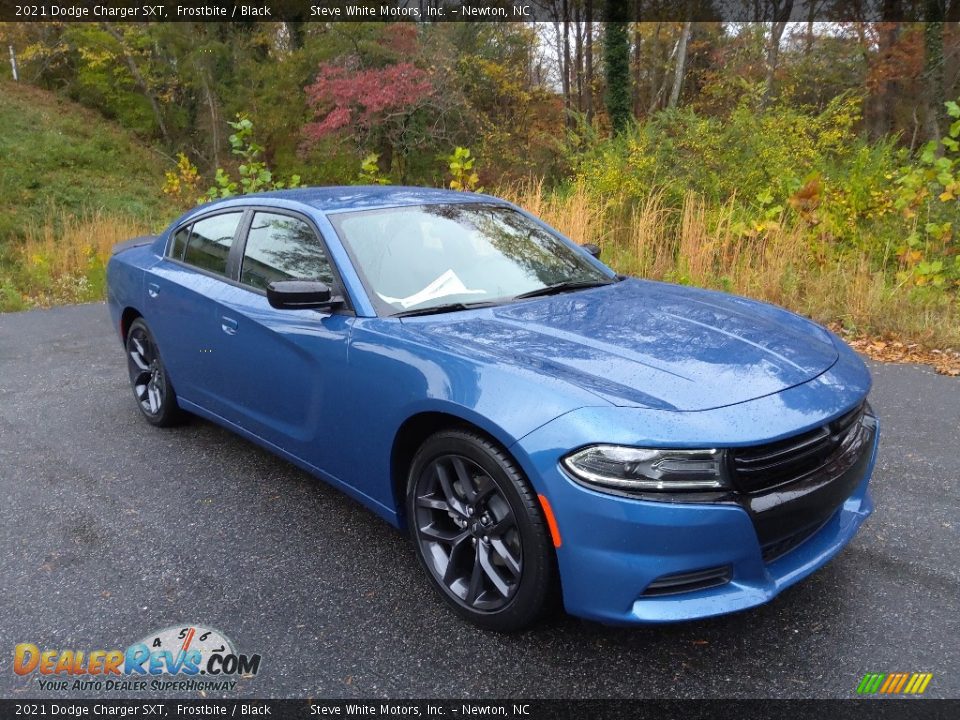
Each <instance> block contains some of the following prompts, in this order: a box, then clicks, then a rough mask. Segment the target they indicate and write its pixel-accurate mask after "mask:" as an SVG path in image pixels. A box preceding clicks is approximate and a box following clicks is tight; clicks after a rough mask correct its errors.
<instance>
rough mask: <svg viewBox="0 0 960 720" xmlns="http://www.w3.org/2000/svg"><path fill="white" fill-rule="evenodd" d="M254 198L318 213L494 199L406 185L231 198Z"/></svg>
mask: <svg viewBox="0 0 960 720" xmlns="http://www.w3.org/2000/svg"><path fill="white" fill-rule="evenodd" d="M257 198H263V199H276V200H287V201H290V202H297V203H302V204H304V205H310V206H311V207H314V208H316V209H317V210H320V211H321V212H325V213H327V212H338V211H341V210H363V209H370V208H378V207H396V206H399V205H424V204H430V203H451V202H458V203H462V202H497V203H503V200H500V199H498V198H495V197H491V196H490V195H480V194H477V193H470V192H461V191H458V190H441V189H438V188H426V187H407V186H402V185H341V186H331V187H308V188H296V189H293V190H277V191H274V192H265V193H256V194H253V195H243V196H239V197H238V196H234V197H233V198H231V199H232V200H241V199H242V200H245V201H246V202H248V203H249V202H255V201H256V199H257Z"/></svg>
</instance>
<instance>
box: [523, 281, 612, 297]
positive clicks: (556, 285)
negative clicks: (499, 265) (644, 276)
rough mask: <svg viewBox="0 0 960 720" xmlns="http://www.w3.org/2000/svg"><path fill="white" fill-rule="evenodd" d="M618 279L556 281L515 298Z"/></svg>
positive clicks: (608, 282)
mask: <svg viewBox="0 0 960 720" xmlns="http://www.w3.org/2000/svg"><path fill="white" fill-rule="evenodd" d="M615 282H617V280H567V281H566V282H560V283H554V284H553V285H547V286H546V287H542V288H537V289H536V290H529V291H527V292H524V293H520V294H519V295H515V296H514V298H513V299H514V300H524V299H525V298H532V297H540V296H542V295H558V294H560V293H562V292H569V291H570V290H581V289H583V288H591V287H601V286H603V285H613V283H615Z"/></svg>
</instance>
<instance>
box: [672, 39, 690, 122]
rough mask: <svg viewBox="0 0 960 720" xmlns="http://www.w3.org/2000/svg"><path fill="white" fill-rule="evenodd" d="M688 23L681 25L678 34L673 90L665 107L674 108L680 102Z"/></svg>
mask: <svg viewBox="0 0 960 720" xmlns="http://www.w3.org/2000/svg"><path fill="white" fill-rule="evenodd" d="M690 25H691V23H690V21H689V20H687V21H686V22H685V23H684V24H683V30H682V31H681V32H680V44H679V45H678V46H677V62H676V65H675V66H674V69H673V90H671V91H670V102H669V103H667V107H672V108H675V107H676V106H677V102H678V101H679V100H680V86H681V85H683V71H684V68H685V66H686V64H687V43H688V42H689V41H690Z"/></svg>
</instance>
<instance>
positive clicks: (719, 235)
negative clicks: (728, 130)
mask: <svg viewBox="0 0 960 720" xmlns="http://www.w3.org/2000/svg"><path fill="white" fill-rule="evenodd" d="M500 194H501V195H502V196H504V197H506V198H508V199H510V200H511V201H512V202H514V203H516V204H517V205H520V206H521V207H523V208H525V209H527V210H530V211H531V212H533V213H535V214H536V215H538V216H539V217H542V218H543V219H544V220H545V221H546V222H548V223H549V224H551V225H553V226H555V227H556V228H558V229H559V230H560V231H561V232H563V233H564V234H566V235H567V236H568V237H570V238H571V239H572V240H574V241H575V242H578V243H585V242H592V243H596V244H597V245H599V246H600V247H601V248H602V250H603V259H604V261H605V262H607V263H608V264H609V265H611V266H612V267H614V268H615V269H616V270H618V271H619V272H622V273H626V274H629V275H636V276H639V277H645V278H650V279H654V280H667V281H672V282H680V283H685V284H690V285H697V286H701V287H710V288H716V289H721V290H725V291H728V292H733V293H736V294H739V295H745V296H748V297H753V298H757V299H759V300H765V301H767V302H772V303H775V304H777V305H782V306H784V307H787V308H790V309H792V310H794V311H796V312H799V313H801V314H803V315H806V316H808V317H811V318H813V319H815V320H817V321H819V322H823V323H838V324H841V325H843V326H844V327H846V328H848V329H851V330H853V331H856V332H861V333H869V334H876V335H887V334H889V335H892V336H896V337H898V338H900V339H903V340H907V341H911V342H921V343H924V344H927V345H932V346H936V347H941V348H958V347H960V306H958V304H957V303H956V302H953V303H951V302H949V300H948V301H946V302H944V301H943V298H942V297H932V296H926V297H925V296H924V295H923V293H922V292H920V293H918V292H911V291H910V289H908V288H903V287H898V286H897V284H896V281H895V278H894V274H893V273H892V272H890V271H889V270H888V271H879V270H878V268H882V267H883V262H882V260H883V259H882V258H873V257H870V256H869V255H868V254H866V252H865V251H857V250H852V249H841V248H836V247H825V246H824V245H823V243H820V242H813V241H812V239H813V238H814V233H815V231H814V229H812V228H810V227H808V226H806V225H804V223H803V222H798V223H794V224H789V223H786V222H784V220H783V218H780V219H779V220H768V221H764V222H762V223H759V224H758V225H757V226H756V227H753V228H750V229H749V231H748V232H744V228H743V224H742V222H741V223H737V222H735V207H734V203H733V202H731V203H730V204H728V205H726V206H723V207H708V206H707V205H705V204H704V202H703V201H702V200H701V199H700V198H699V197H697V196H696V195H694V194H692V193H691V194H688V195H687V196H686V198H685V200H684V202H683V205H682V207H681V208H679V209H677V208H671V207H667V206H666V205H665V204H664V202H663V196H662V195H660V194H658V193H652V194H650V195H649V196H648V197H647V198H646V199H645V200H643V201H642V202H640V203H635V202H629V201H628V200H627V199H626V198H625V197H605V198H604V197H597V196H594V195H591V194H590V193H589V192H587V190H586V189H585V188H584V187H583V186H582V185H577V186H574V187H572V188H571V189H569V191H568V192H567V194H557V193H553V192H548V191H546V190H545V188H544V187H543V185H542V184H538V183H528V184H525V185H520V186H516V187H513V188H508V189H506V190H503V191H501V192H500Z"/></svg>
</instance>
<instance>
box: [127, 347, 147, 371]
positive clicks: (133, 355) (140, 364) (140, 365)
mask: <svg viewBox="0 0 960 720" xmlns="http://www.w3.org/2000/svg"><path fill="white" fill-rule="evenodd" d="M130 359H131V360H133V363H134V365H136V366H137V369H138V370H140V371H149V370H150V366H149V365H147V363H145V362H144V361H143V357H142V356H141V353H140V352H138V351H137V350H131V351H130Z"/></svg>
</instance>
